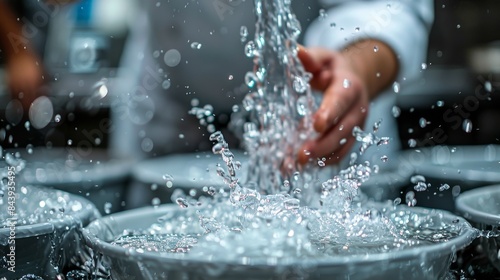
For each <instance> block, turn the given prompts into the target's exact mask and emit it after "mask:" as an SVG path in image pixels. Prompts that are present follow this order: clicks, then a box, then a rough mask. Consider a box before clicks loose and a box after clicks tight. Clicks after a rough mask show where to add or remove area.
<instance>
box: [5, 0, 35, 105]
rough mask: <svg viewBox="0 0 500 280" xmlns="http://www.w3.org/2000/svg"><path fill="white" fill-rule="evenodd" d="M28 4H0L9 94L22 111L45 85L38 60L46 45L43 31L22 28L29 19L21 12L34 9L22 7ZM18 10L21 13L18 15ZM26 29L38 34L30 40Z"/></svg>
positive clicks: (22, 2) (16, 2) (28, 6)
mask: <svg viewBox="0 0 500 280" xmlns="http://www.w3.org/2000/svg"><path fill="white" fill-rule="evenodd" d="M25 2H27V1H0V48H1V49H2V57H3V59H4V60H5V62H6V67H5V68H6V78H7V81H6V82H7V88H8V91H9V92H10V94H11V96H12V98H13V99H15V100H19V101H20V102H21V104H22V108H23V110H24V111H25V112H27V111H28V109H29V106H30V105H31V103H32V102H33V100H35V99H36V97H37V96H38V94H39V90H40V87H41V86H42V84H43V68H42V65H41V61H40V58H39V57H40V54H41V53H42V52H43V45H44V44H43V42H41V41H42V40H40V39H41V38H42V37H41V36H40V34H39V33H42V32H41V31H38V30H37V29H36V28H35V26H34V25H32V24H30V26H28V27H26V26H25V27H26V29H23V22H25V21H24V20H25V19H27V18H29V17H26V16H24V15H22V14H19V13H22V12H29V11H30V8H32V7H31V6H32V5H29V4H28V5H23V4H26V3H25ZM30 4H33V3H30ZM14 7H19V9H14ZM17 10H22V12H19V13H18V11H17ZM21 18H22V19H23V21H21ZM27 24H29V23H27ZM26 30H30V31H31V32H33V33H35V34H34V35H33V36H32V37H33V38H31V40H30V39H29V38H28V37H27V36H26V34H25V33H26ZM37 34H38V35H39V36H36V35H37ZM30 35H32V34H30ZM21 115H22V114H21Z"/></svg>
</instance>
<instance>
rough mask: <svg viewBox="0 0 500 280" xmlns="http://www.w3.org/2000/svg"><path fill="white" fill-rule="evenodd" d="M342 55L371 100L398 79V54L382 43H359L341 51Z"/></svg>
mask: <svg viewBox="0 0 500 280" xmlns="http://www.w3.org/2000/svg"><path fill="white" fill-rule="evenodd" d="M341 55H342V56H343V57H344V59H345V61H346V62H347V64H348V65H349V66H348V67H350V69H351V70H352V71H353V73H354V74H355V75H357V76H358V77H359V78H360V80H361V81H362V83H363V84H364V85H365V86H366V89H367V92H368V96H369V98H370V99H373V98H375V97H376V96H377V95H378V94H379V93H380V92H381V91H383V90H384V89H385V88H387V87H388V86H389V85H390V84H391V83H392V82H393V81H394V80H395V79H396V76H397V73H398V68H399V66H398V62H397V58H396V54H395V53H394V52H393V50H392V49H391V48H390V47H389V46H388V45H387V44H385V43H383V42H382V41H378V40H373V39H367V40H363V41H358V42H356V43H353V44H351V45H349V46H348V47H347V48H345V49H344V50H343V51H341Z"/></svg>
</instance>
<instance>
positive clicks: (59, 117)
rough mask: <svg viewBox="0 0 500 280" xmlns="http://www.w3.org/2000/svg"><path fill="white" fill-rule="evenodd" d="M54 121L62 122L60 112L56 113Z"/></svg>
mask: <svg viewBox="0 0 500 280" xmlns="http://www.w3.org/2000/svg"><path fill="white" fill-rule="evenodd" d="M54 121H55V122H56V123H58V122H61V115H59V114H57V115H55V116H54Z"/></svg>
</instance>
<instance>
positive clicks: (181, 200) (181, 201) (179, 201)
mask: <svg viewBox="0 0 500 280" xmlns="http://www.w3.org/2000/svg"><path fill="white" fill-rule="evenodd" d="M175 203H177V205H179V206H180V207H181V208H187V207H188V206H189V204H188V203H187V201H186V199H184V198H182V197H179V198H177V199H176V200H175Z"/></svg>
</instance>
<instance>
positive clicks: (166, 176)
mask: <svg viewBox="0 0 500 280" xmlns="http://www.w3.org/2000/svg"><path fill="white" fill-rule="evenodd" d="M163 180H165V181H166V186H167V188H171V187H172V186H173V185H174V183H173V181H174V178H173V177H172V176H171V175H170V174H164V175H163Z"/></svg>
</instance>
